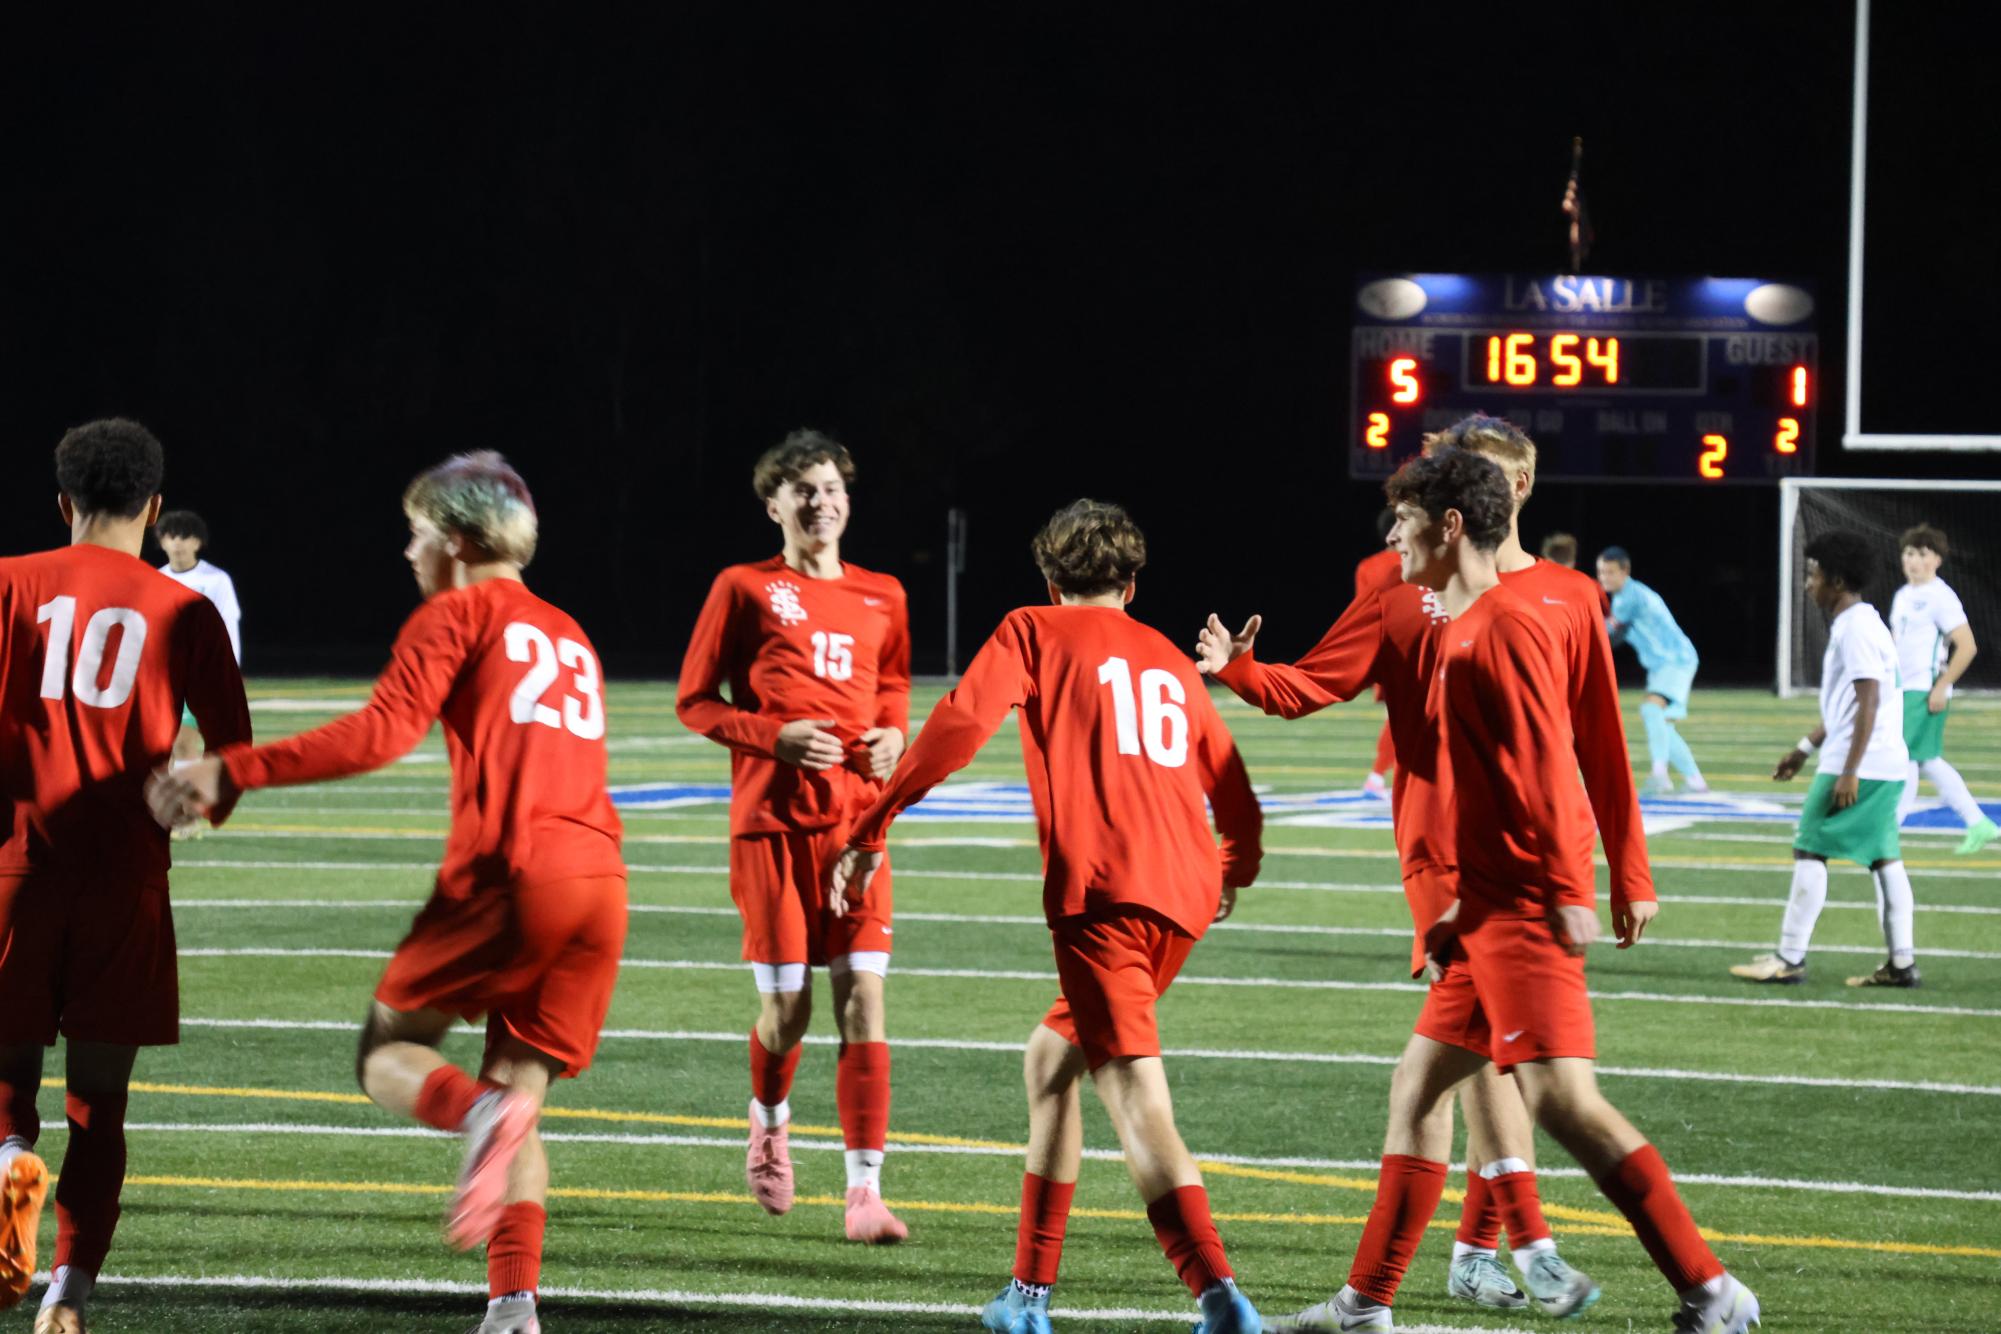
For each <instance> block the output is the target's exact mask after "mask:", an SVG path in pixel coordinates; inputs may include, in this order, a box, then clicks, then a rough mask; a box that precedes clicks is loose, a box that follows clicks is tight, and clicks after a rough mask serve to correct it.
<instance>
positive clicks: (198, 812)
mask: <svg viewBox="0 0 2001 1334" xmlns="http://www.w3.org/2000/svg"><path fill="white" fill-rule="evenodd" d="M225 781H226V779H225V777H224V774H223V771H222V761H221V760H219V759H217V758H215V757H214V756H213V755H205V756H203V757H202V758H201V759H198V760H191V761H189V762H188V763H186V764H182V765H179V766H177V767H175V768H171V769H159V770H155V771H154V773H153V776H152V777H151V778H148V779H147V780H146V805H147V806H148V807H150V808H151V810H152V812H153V818H154V819H155V820H157V821H159V822H160V827H161V828H162V829H172V828H174V827H175V826H176V825H183V824H186V823H187V822H188V821H190V820H192V819H195V818H196V817H198V816H202V815H206V814H208V812H209V808H210V807H212V806H214V805H215V804H216V803H217V802H219V801H221V800H222V786H223V783H224V782H225Z"/></svg>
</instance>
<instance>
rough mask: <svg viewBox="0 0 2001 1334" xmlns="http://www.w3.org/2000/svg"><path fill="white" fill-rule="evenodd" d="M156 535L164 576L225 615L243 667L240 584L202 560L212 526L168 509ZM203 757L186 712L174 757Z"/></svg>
mask: <svg viewBox="0 0 2001 1334" xmlns="http://www.w3.org/2000/svg"><path fill="white" fill-rule="evenodd" d="M154 533H155V534H156V535H157V536H158V538H159V540H160V550H162V551H164V552H166V553H167V563H166V564H165V565H162V566H161V567H160V573H161V574H164V575H166V576H167V577H168V578H169V579H172V580H173V581H174V582H175V583H177V584H183V585H185V586H186V587H188V588H192V589H193V590H194V591H195V592H197V593H199V594H201V595H202V596H203V597H205V598H207V599H208V600H209V601H210V602H213V603H214V604H215V609H216V610H217V611H219V612H221V613H222V623H223V624H224V625H225V626H227V627H229V647H230V651H231V652H233V653H235V654H236V665H237V666H238V667H241V666H242V665H243V608H242V607H241V606H239V605H238V604H237V601H236V581H235V580H233V579H231V578H230V577H229V574H228V572H227V571H225V570H222V569H219V568H218V567H216V566H214V565H211V564H210V563H209V562H208V561H205V560H203V559H202V556H201V553H202V548H204V547H206V546H207V545H208V524H207V523H206V522H205V521H204V520H203V519H202V516H201V515H199V514H196V513H195V512H194V511H193V510H168V511H167V512H166V513H165V514H162V515H161V516H160V522H159V523H158V524H157V525H156V526H155V528H154ZM199 754H201V733H200V732H197V731H196V730H195V720H194V716H193V715H192V714H186V713H184V714H183V715H182V717H181V734H180V736H179V737H177V738H175V740H174V758H175V759H177V760H185V759H193V758H194V757H195V756H197V755H199Z"/></svg>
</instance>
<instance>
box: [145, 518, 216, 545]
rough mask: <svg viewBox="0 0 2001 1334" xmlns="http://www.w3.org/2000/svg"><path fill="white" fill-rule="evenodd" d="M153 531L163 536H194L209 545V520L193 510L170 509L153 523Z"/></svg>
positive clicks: (203, 543)
mask: <svg viewBox="0 0 2001 1334" xmlns="http://www.w3.org/2000/svg"><path fill="white" fill-rule="evenodd" d="M153 531H154V532H156V533H158V534H159V535H160V536H161V537H192V538H193V539H194V540H195V541H197V542H199V543H201V544H202V546H203V547H204V548H206V547H207V546H208V521H207V520H206V519H204V518H202V516H201V515H199V514H197V513H195V512H194V511H193V510H168V511H167V512H166V513H165V514H162V515H161V516H160V521H159V522H158V523H156V524H154V525H153Z"/></svg>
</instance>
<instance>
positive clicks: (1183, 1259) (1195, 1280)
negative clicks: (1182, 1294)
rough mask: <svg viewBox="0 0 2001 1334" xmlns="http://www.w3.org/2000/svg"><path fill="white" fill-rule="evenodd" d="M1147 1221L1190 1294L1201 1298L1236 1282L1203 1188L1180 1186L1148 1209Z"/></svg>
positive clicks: (1206, 1193) (1206, 1192) (1207, 1195)
mask: <svg viewBox="0 0 2001 1334" xmlns="http://www.w3.org/2000/svg"><path fill="white" fill-rule="evenodd" d="M1146 1217H1147V1221H1148V1222H1150V1223H1152V1224H1153V1235H1154V1236H1156V1237H1158V1238H1159V1239H1160V1249H1161V1250H1163V1251H1166V1252H1167V1262H1168V1263H1169V1264H1171V1265H1173V1266H1174V1272H1175V1273H1177V1274H1179V1275H1181V1281H1182V1282H1183V1283H1186V1284H1187V1285H1188V1291H1189V1292H1191V1293H1193V1294H1194V1295H1195V1296H1197V1297H1200V1296H1201V1295H1202V1293H1203V1292H1204V1291H1205V1290H1206V1289H1208V1288H1210V1287H1213V1286H1214V1285H1215V1284H1216V1283H1217V1282H1218V1281H1219V1280H1221V1279H1226V1278H1235V1277H1236V1273H1235V1271H1234V1270H1232V1269H1231V1268H1230V1262H1229V1260H1227V1259H1226V1258H1224V1255H1223V1239H1222V1238H1221V1237H1219V1236H1217V1235H1216V1223H1215V1220H1213V1219H1211V1218H1210V1217H1209V1192H1208V1191H1207V1190H1205V1189H1203V1188H1202V1187H1201V1186H1176V1187H1175V1188H1174V1189H1173V1190H1170V1191H1169V1192H1167V1194H1165V1195H1163V1196H1161V1197H1160V1198H1159V1199H1157V1200H1155V1201H1154V1202H1153V1203H1151V1204H1149V1205H1147V1206H1146Z"/></svg>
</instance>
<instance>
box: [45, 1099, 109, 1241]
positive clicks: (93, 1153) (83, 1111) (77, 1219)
mask: <svg viewBox="0 0 2001 1334" xmlns="http://www.w3.org/2000/svg"><path fill="white" fill-rule="evenodd" d="M63 1110H64V1111H65V1112H67V1113H68V1115H69V1148H68V1149H67V1150H65V1151H64V1153H63V1168H62V1179H61V1180H60V1181H58V1182H57V1183H56V1254H55V1259H54V1260H53V1261H51V1262H50V1266H49V1267H50V1268H51V1269H55V1268H59V1267H60V1266H62V1265H69V1266H70V1267H71V1268H73V1269H75V1270H77V1271H78V1272H80V1273H85V1274H89V1275H90V1276H91V1277H93V1278H95V1277H96V1276H97V1272H98V1271H99V1270H100V1269H102V1268H104V1256H105V1253H106V1252H107V1251H109V1250H110V1249H111V1234H112V1232H114V1231H115V1230H116V1229H117V1227H118V1194H119V1192H120V1191H121V1190H123V1189H124V1187H125V1091H124V1090H123V1089H120V1090H118V1091H116V1092H109V1091H94V1092H85V1093H78V1092H74V1091H72V1092H71V1093H70V1094H69V1095H68V1096H67V1097H65V1098H64V1100H63Z"/></svg>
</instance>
